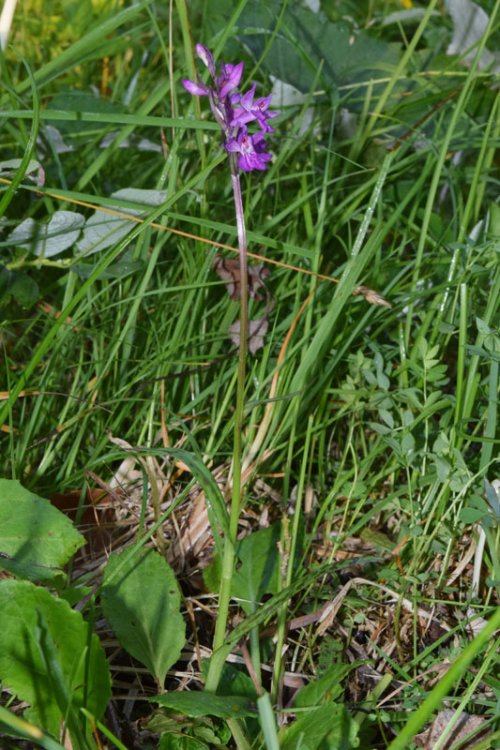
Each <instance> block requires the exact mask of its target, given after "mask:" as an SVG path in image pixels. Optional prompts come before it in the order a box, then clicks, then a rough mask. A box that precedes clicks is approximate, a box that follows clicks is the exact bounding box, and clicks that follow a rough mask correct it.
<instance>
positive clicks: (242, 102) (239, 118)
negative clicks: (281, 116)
mask: <svg viewBox="0 0 500 750" xmlns="http://www.w3.org/2000/svg"><path fill="white" fill-rule="evenodd" d="M256 85H257V84H255V83H254V84H253V86H252V88H251V89H250V91H247V93H246V94H243V95H242V96H239V95H236V96H235V97H234V98H233V99H232V103H233V105H234V104H238V105H239V106H237V107H236V108H235V110H234V118H233V120H232V122H231V125H246V123H247V122H252V121H253V120H257V122H258V123H259V125H260V127H261V129H262V131H263V132H264V133H272V132H273V128H272V127H271V126H270V125H269V124H268V122H267V121H268V120H270V119H271V118H272V117H276V116H277V115H278V112H270V111H268V107H269V105H270V103H271V94H269V96H263V97H262V98H260V99H257V100H256V101H254V100H253V98H254V95H255V88H256Z"/></svg>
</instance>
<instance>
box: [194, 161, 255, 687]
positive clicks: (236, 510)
mask: <svg viewBox="0 0 500 750" xmlns="http://www.w3.org/2000/svg"><path fill="white" fill-rule="evenodd" d="M230 165H231V182H232V185H233V194H234V206H235V211H236V224H237V229H238V248H239V251H240V253H239V257H240V344H239V353H238V379H237V383H236V408H235V413H234V439H233V467H232V489H231V508H230V511H229V534H228V535H227V536H226V537H225V539H224V552H223V556H222V576H221V583H220V589H219V611H218V613H217V622H216V624H215V635H214V642H213V655H212V658H211V660H210V667H209V670H208V675H207V681H206V683H205V689H206V690H207V691H208V692H215V691H216V690H217V686H218V684H219V681H220V677H221V674H222V670H223V668H224V656H223V655H222V656H221V654H220V653H219V654H218V653H217V651H218V649H220V648H221V646H222V645H223V644H224V640H225V635H226V627H227V620H228V616H229V604H230V600H231V581H232V577H233V569H234V558H235V551H236V542H237V539H238V521H239V517H240V508H241V489H242V482H241V466H242V434H243V421H244V406H245V377H246V357H247V346H248V342H247V339H248V267H247V243H246V230H245V216H244V212H243V201H242V196H241V183H240V176H239V173H238V165H237V162H236V157H235V156H234V154H231V156H230Z"/></svg>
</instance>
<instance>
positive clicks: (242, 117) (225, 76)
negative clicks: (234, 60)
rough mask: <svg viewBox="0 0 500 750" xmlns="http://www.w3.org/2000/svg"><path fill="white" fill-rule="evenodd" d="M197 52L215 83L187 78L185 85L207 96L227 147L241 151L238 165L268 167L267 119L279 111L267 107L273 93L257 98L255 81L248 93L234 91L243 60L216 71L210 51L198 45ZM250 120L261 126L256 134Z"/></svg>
mask: <svg viewBox="0 0 500 750" xmlns="http://www.w3.org/2000/svg"><path fill="white" fill-rule="evenodd" d="M196 54H197V55H198V57H199V58H200V60H202V62H203V63H204V65H205V66H206V67H207V68H208V71H209V73H210V76H211V78H212V81H213V85H212V86H207V85H206V84H204V83H203V82H202V81H201V80H198V81H196V82H195V81H189V80H185V81H182V85H183V86H184V88H185V89H186V90H187V91H189V93H190V94H193V95H194V96H208V99H209V102H210V108H211V110H212V113H213V115H214V118H215V120H216V121H217V123H218V124H219V125H220V128H221V130H222V133H223V138H224V148H225V149H226V151H228V152H229V153H234V154H238V160H237V164H238V167H239V168H240V169H241V170H243V171H244V172H252V171H253V170H254V169H259V170H263V169H265V168H266V165H267V162H268V161H270V160H271V154H269V153H268V152H267V151H266V148H267V145H266V141H265V134H266V133H272V132H273V128H272V127H271V126H270V125H269V122H268V121H269V120H270V119H271V118H272V117H276V115H277V114H278V112H271V111H270V110H269V109H268V107H269V104H270V103H271V95H269V96H264V97H262V98H260V99H254V96H255V88H256V84H255V83H254V84H253V86H252V87H251V88H250V90H249V91H247V93H246V94H241V93H240V92H239V91H236V90H235V89H237V88H238V86H239V84H240V81H241V76H242V74H243V63H242V62H240V63H238V64H237V65H231V63H222V65H221V68H220V73H219V74H217V71H216V69H215V64H214V58H213V55H212V53H211V52H210V50H208V49H207V48H206V47H205V46H204V45H203V44H197V45H196ZM251 122H256V123H257V124H258V125H259V128H260V130H258V131H257V132H256V133H253V134H250V133H249V132H248V128H247V125H248V124H249V123H251Z"/></svg>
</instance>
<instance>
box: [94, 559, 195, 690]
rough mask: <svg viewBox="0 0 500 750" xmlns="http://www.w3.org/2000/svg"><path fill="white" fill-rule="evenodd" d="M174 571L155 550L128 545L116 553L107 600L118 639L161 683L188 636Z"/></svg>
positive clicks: (104, 589) (107, 612) (104, 590)
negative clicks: (186, 635) (128, 546)
mask: <svg viewBox="0 0 500 750" xmlns="http://www.w3.org/2000/svg"><path fill="white" fill-rule="evenodd" d="M180 603H181V597H180V591H179V586H178V584H177V581H176V578H175V575H174V573H173V571H172V569H171V568H170V566H169V565H168V564H167V563H166V562H165V560H164V559H163V558H162V557H161V555H159V554H158V553H157V552H155V551H154V550H144V549H134V548H129V549H126V550H124V551H123V552H121V553H119V554H116V555H111V557H110V558H109V560H108V563H107V565H106V570H105V572H104V579H103V585H102V606H103V610H104V614H105V615H106V617H107V619H108V620H109V622H110V624H111V626H112V628H113V630H114V631H115V633H116V635H117V637H118V640H119V641H120V643H121V645H122V646H123V648H124V649H126V651H128V653H129V654H131V655H132V656H133V657H134V658H135V659H137V660H138V661H140V662H141V663H142V664H144V665H145V666H146V667H147V668H148V669H149V670H150V672H151V674H152V675H154V677H155V679H156V681H157V683H158V684H160V685H162V684H163V682H164V680H165V675H166V674H167V670H168V669H169V668H170V667H171V666H172V665H173V664H175V662H176V661H177V659H178V658H179V656H180V653H181V650H182V647H183V646H184V643H185V642H186V637H185V625H184V620H183V618H182V616H181V613H180Z"/></svg>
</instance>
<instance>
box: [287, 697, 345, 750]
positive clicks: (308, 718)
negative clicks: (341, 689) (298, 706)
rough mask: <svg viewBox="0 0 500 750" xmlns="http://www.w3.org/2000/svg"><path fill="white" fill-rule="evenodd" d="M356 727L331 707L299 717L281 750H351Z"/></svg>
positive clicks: (342, 710)
mask: <svg viewBox="0 0 500 750" xmlns="http://www.w3.org/2000/svg"><path fill="white" fill-rule="evenodd" d="M356 733H357V724H355V722H354V721H353V719H351V717H350V716H349V714H348V713H347V711H346V710H345V708H344V707H343V706H341V705H336V704H334V703H327V704H326V705H324V706H320V707H319V708H316V709H313V710H312V711H307V712H306V713H304V714H300V715H299V716H298V718H297V719H296V720H295V721H294V723H293V724H292V725H291V726H290V727H289V728H288V729H287V730H286V732H285V735H284V738H283V739H282V741H281V742H280V748H281V750H351V748H352V747H353V743H354V741H355V739H356Z"/></svg>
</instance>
